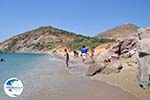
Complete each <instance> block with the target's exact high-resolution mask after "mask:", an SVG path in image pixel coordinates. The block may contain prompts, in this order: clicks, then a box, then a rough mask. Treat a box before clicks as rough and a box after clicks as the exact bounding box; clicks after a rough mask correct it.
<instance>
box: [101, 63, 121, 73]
mask: <svg viewBox="0 0 150 100" xmlns="http://www.w3.org/2000/svg"><path fill="white" fill-rule="evenodd" d="M122 68H123V66H122V64H121V61H120V60H116V61H112V62H110V63H109V64H108V65H107V66H106V67H105V69H104V70H103V71H102V74H111V73H118V72H120V70H121V69H122Z"/></svg>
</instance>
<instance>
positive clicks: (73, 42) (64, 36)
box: [0, 26, 111, 52]
mask: <svg viewBox="0 0 150 100" xmlns="http://www.w3.org/2000/svg"><path fill="white" fill-rule="evenodd" d="M109 41H111V40H108V39H97V38H94V37H86V36H82V35H77V34H75V33H72V32H68V31H65V30H61V29H57V28H54V27H51V26H46V27H40V28H38V29H34V30H31V31H28V32H25V33H22V34H19V35H16V36H14V37H12V38H10V39H8V40H6V41H4V42H2V43H0V50H2V51H6V52H44V51H49V50H54V49H60V48H69V49H79V48H80V47H81V46H82V45H83V44H84V45H86V46H88V47H91V48H94V47H96V46H97V45H99V44H101V43H105V42H109Z"/></svg>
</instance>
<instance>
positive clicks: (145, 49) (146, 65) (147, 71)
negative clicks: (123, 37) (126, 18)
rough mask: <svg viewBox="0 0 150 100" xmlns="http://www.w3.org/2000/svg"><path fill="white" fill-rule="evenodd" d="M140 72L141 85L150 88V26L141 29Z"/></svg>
mask: <svg viewBox="0 0 150 100" xmlns="http://www.w3.org/2000/svg"><path fill="white" fill-rule="evenodd" d="M138 32H139V34H140V38H139V39H140V40H139V42H138V47H137V50H138V73H137V77H138V80H139V84H140V86H141V87H143V88H145V89H150V27H147V28H142V29H139V31H138Z"/></svg>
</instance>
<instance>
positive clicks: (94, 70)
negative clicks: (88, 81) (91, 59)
mask: <svg viewBox="0 0 150 100" xmlns="http://www.w3.org/2000/svg"><path fill="white" fill-rule="evenodd" d="M105 66H106V65H105V64H103V63H100V64H93V65H91V66H90V67H89V69H88V71H87V73H86V75H87V76H93V75H95V74H96V73H98V72H101V71H102V70H103V69H104V68H105Z"/></svg>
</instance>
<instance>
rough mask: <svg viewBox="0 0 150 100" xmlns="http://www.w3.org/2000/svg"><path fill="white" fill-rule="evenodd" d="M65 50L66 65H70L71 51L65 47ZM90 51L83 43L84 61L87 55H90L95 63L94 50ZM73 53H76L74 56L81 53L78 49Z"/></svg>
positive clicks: (82, 54)
mask: <svg viewBox="0 0 150 100" xmlns="http://www.w3.org/2000/svg"><path fill="white" fill-rule="evenodd" d="M64 51H65V57H66V66H67V67H69V53H68V51H67V49H65V50H64ZM88 52H89V50H88V48H86V47H85V46H84V45H83V46H82V48H81V57H82V62H83V63H86V58H87V55H89V56H90V59H91V61H92V63H94V58H93V57H94V50H93V49H91V50H90V53H88ZM73 53H74V57H79V53H78V52H77V51H74V52H73Z"/></svg>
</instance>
